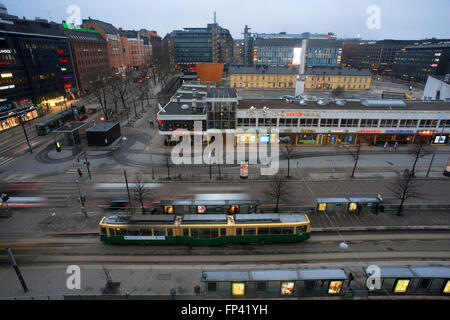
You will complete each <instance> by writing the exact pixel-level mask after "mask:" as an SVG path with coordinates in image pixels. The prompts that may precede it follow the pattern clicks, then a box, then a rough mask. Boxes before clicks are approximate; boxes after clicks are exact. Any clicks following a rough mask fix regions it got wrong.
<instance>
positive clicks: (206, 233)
mask: <svg viewBox="0 0 450 320" xmlns="http://www.w3.org/2000/svg"><path fill="white" fill-rule="evenodd" d="M198 235H199V239H211V230H210V229H199V232H198Z"/></svg>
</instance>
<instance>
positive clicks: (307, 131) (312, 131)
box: [302, 130, 316, 133]
mask: <svg viewBox="0 0 450 320" xmlns="http://www.w3.org/2000/svg"><path fill="white" fill-rule="evenodd" d="M302 133H316V130H302Z"/></svg>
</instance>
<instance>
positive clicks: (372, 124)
mask: <svg viewBox="0 0 450 320" xmlns="http://www.w3.org/2000/svg"><path fill="white" fill-rule="evenodd" d="M360 127H361V128H377V127H378V119H361V124H360Z"/></svg>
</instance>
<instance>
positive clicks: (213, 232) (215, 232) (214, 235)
mask: <svg viewBox="0 0 450 320" xmlns="http://www.w3.org/2000/svg"><path fill="white" fill-rule="evenodd" d="M218 237H219V229H211V239H216V238H218Z"/></svg>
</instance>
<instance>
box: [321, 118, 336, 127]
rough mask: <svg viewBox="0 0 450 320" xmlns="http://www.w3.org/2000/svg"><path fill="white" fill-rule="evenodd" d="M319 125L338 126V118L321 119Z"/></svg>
mask: <svg viewBox="0 0 450 320" xmlns="http://www.w3.org/2000/svg"><path fill="white" fill-rule="evenodd" d="M320 126H321V127H337V126H339V119H321V120H320Z"/></svg>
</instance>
